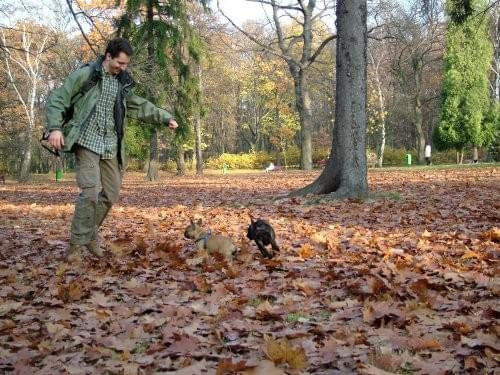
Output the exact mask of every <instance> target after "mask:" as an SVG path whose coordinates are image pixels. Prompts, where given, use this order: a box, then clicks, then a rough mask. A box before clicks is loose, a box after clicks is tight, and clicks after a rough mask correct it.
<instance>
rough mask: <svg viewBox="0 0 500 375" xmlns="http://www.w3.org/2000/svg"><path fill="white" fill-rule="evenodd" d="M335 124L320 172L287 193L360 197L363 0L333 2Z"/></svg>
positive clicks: (363, 181)
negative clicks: (308, 183)
mask: <svg viewBox="0 0 500 375" xmlns="http://www.w3.org/2000/svg"><path fill="white" fill-rule="evenodd" d="M336 14H337V62H336V67H337V70H336V77H337V89H336V101H335V125H334V130H333V141H332V149H331V152H330V158H329V159H328V162H327V165H326V167H325V169H324V170H323V172H322V173H321V175H320V176H319V177H318V178H317V179H316V180H315V181H314V182H313V183H311V184H310V185H308V186H306V187H304V188H302V189H300V190H297V191H295V192H292V193H291V195H292V196H293V195H305V194H309V193H312V194H325V193H331V195H332V196H333V197H338V198H343V197H358V198H359V197H364V196H366V195H367V193H368V182H367V177H366V172H367V170H366V152H365V148H366V145H365V137H366V64H367V59H366V48H367V27H366V18H367V2H366V0H340V1H338V2H337V10H336Z"/></svg>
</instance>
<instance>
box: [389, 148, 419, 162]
mask: <svg viewBox="0 0 500 375" xmlns="http://www.w3.org/2000/svg"><path fill="white" fill-rule="evenodd" d="M406 154H411V162H412V164H415V163H417V162H418V157H417V152H416V151H415V150H410V151H408V150H405V149H404V148H392V147H386V148H385V149H384V161H383V165H384V166H396V165H405V164H406Z"/></svg>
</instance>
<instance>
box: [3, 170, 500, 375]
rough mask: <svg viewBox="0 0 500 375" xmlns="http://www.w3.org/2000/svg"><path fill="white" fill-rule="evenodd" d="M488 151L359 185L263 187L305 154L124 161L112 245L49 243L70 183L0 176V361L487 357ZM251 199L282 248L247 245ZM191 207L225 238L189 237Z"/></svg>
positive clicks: (408, 363)
mask: <svg viewBox="0 0 500 375" xmlns="http://www.w3.org/2000/svg"><path fill="white" fill-rule="evenodd" d="M499 172H500V170H499V169H498V167H482V168H481V167H479V168H459V169H442V170H439V169H418V168H417V169H411V170H406V171H387V170H386V171H372V172H370V174H369V181H370V186H371V189H372V192H373V193H374V194H373V198H370V199H368V200H366V201H363V202H361V201H353V200H348V201H339V200H334V201H328V200H325V201H320V202H314V201H313V200H310V199H309V198H300V199H299V198H293V199H279V200H273V199H272V198H273V197H275V196H278V195H280V194H282V193H285V192H287V191H289V190H291V189H294V188H297V187H300V186H304V185H305V184H306V183H308V182H310V181H312V180H313V179H314V178H315V177H316V173H317V172H312V173H303V172H275V173H272V174H264V173H260V174H257V173H254V174H244V175H236V174H231V173H230V174H229V175H224V176H221V175H207V176H205V177H194V176H187V177H185V178H178V177H174V176H171V175H163V177H162V180H161V181H159V182H157V183H145V182H144V181H143V177H142V175H139V174H128V175H126V178H125V182H124V187H123V190H122V195H121V198H120V202H119V204H118V205H117V206H116V207H114V208H113V211H112V214H111V215H110V217H108V219H107V221H106V222H105V224H104V227H103V230H102V236H103V240H104V244H105V246H106V249H107V251H108V254H109V256H108V257H107V258H105V259H104V260H98V259H96V258H93V257H92V256H91V255H90V254H89V253H86V254H84V256H83V258H81V259H74V260H73V261H71V262H69V261H66V260H65V259H64V257H63V253H64V250H65V249H66V247H67V241H68V239H69V233H68V232H69V224H70V219H71V215H72V213H73V200H74V198H75V196H76V194H77V188H76V186H75V183H74V182H73V181H72V180H71V178H69V177H68V176H66V177H67V179H66V180H65V181H63V182H61V183H55V182H48V181H46V180H43V181H38V182H37V181H35V182H33V183H31V184H24V185H21V184H14V183H12V182H10V181H7V184H6V185H0V215H1V216H0V223H1V225H0V248H1V252H0V285H1V289H0V372H2V373H7V374H9V373H47V374H54V373H76V374H77V373H112V374H138V373H139V374H150V373H176V374H204V373H208V374H220V375H222V374H237V373H239V374H266V375H273V374H285V373H288V374H299V373H301V374H306V373H316V374H350V373H361V374H388V373H389V374H390V373H405V374H452V373H453V374H458V373H466V372H470V373H488V374H492V373H494V372H495V368H498V361H499V352H500V346H499V344H498V343H499V340H498V337H499V334H500V331H499V325H498V318H499V314H500V309H499V303H498V302H499V299H498V297H499V293H500V289H499V284H498V276H497V268H498V259H499V254H500V253H499V241H500V231H499V228H498V226H499V225H498V212H499V203H498V193H499V190H498V189H499V186H500V184H499V182H500V181H499V180H500V173H499ZM249 214H251V215H252V216H253V217H262V218H266V219H268V220H269V221H270V222H271V224H272V225H273V227H274V229H275V231H276V235H277V238H278V241H279V244H280V248H281V252H280V253H279V255H278V256H277V257H275V258H273V259H272V260H265V259H263V258H262V257H261V255H260V252H259V251H258V250H257V248H256V246H255V245H254V244H253V243H250V242H249V241H248V240H247V238H246V236H245V235H246V228H247V226H248V224H249ZM193 217H203V218H204V223H205V224H206V225H207V227H209V228H210V229H211V230H212V231H213V232H215V233H218V234H224V235H227V236H230V237H231V238H232V239H233V240H234V241H235V242H236V243H237V245H238V246H239V248H240V252H239V254H238V255H237V257H236V259H235V261H233V262H231V263H229V262H227V261H225V260H223V259H222V258H211V257H207V256H206V254H203V253H197V252H196V251H195V246H194V243H193V242H191V241H189V240H186V239H184V238H183V229H184V227H185V226H186V225H187V224H188V223H189V219H190V218H193Z"/></svg>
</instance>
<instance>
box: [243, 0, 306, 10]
mask: <svg viewBox="0 0 500 375" xmlns="http://www.w3.org/2000/svg"><path fill="white" fill-rule="evenodd" d="M247 1H248V2H251V3H261V4H266V5H272V6H274V4H275V3H274V1H271V2H269V1H265V0H247ZM278 8H280V9H290V10H298V11H299V12H302V9H301V8H299V7H294V6H292V5H278Z"/></svg>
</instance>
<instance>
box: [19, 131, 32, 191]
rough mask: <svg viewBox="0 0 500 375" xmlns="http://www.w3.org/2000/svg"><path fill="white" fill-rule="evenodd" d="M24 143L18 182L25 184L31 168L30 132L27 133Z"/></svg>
mask: <svg viewBox="0 0 500 375" xmlns="http://www.w3.org/2000/svg"><path fill="white" fill-rule="evenodd" d="M26 138H27V139H26V142H25V151H24V155H23V160H22V161H21V168H20V170H19V181H20V182H26V181H28V180H29V179H30V166H31V132H29V133H28V135H27V137H26Z"/></svg>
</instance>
